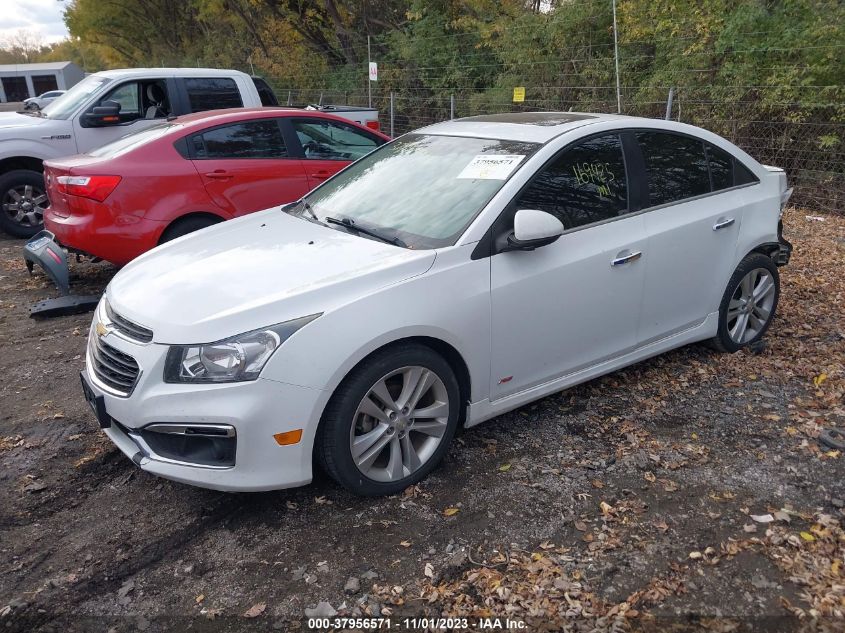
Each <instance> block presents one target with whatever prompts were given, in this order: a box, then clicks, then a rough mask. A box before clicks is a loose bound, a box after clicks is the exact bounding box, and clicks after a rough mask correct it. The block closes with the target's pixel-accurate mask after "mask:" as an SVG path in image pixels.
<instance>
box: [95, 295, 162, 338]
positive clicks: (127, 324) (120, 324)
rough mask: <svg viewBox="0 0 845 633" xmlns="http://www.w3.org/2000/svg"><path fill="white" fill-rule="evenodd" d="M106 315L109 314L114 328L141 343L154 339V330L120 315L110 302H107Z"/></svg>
mask: <svg viewBox="0 0 845 633" xmlns="http://www.w3.org/2000/svg"><path fill="white" fill-rule="evenodd" d="M106 316H108V318H109V320H110V321H111V323H112V325H113V326H114V329H115V330H117V331H118V332H120V333H121V334H123V335H125V336H127V337H129V338H131V339H133V340H135V341H138V342H140V343H149V342H150V341H152V340H153V331H152V330H150V329H148V328H145V327H144V326H143V325H138V324H137V323H133V322H132V321H130V320H129V319H126V318H124V317H122V316H120V315H119V314H118V313H117V312H115V311H114V310H112V307H111V306H110V305H109V304H108V302H106Z"/></svg>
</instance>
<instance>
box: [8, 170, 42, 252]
mask: <svg viewBox="0 0 845 633" xmlns="http://www.w3.org/2000/svg"><path fill="white" fill-rule="evenodd" d="M48 205H49V203H48V201H47V192H46V190H45V187H44V176H43V175H42V174H41V173H39V172H37V171H32V170H31V169H14V170H12V171H10V172H7V173H5V174H3V175H2V176H0V206H2V212H0V228H2V229H3V230H4V231H5V232H6V233H8V234H9V235H12V236H14V237H32V236H33V235H35V234H36V233H37V232H38V231H40V230H41V229H42V228H43V226H44V209H46V208H47V206H48Z"/></svg>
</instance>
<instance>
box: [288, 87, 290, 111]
mask: <svg viewBox="0 0 845 633" xmlns="http://www.w3.org/2000/svg"><path fill="white" fill-rule="evenodd" d="M288 107H290V90H288Z"/></svg>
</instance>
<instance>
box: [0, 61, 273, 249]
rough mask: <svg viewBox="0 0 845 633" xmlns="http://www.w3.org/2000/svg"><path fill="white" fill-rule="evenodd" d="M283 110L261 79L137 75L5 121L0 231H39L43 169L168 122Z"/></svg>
mask: <svg viewBox="0 0 845 633" xmlns="http://www.w3.org/2000/svg"><path fill="white" fill-rule="evenodd" d="M262 105H278V103H277V102H276V98H275V96H273V92H272V90H270V87H269V86H268V85H267V83H266V82H265V81H264V80H262V79H258V78H256V79H253V78H251V77H250V76H249V75H247V74H244V73H242V72H238V71H236V70H214V69H206V68H139V69H133V70H109V71H104V72H99V73H95V74H93V75H89V76H88V77H86V78H85V79H83V80H82V81H81V82H79V83H78V84H76V85H75V86H74V87H73V88H71V89H70V90H68V91H67V92H66V93H65V94H64V95H62V96H61V97H59V98H58V99H56V100H55V101H53V102H52V103H50V104H49V105H47V106H45V107H44V109H43V110H40V111H35V112H25V113H21V112H4V113H0V206H2V212H0V229H2V230H4V231H5V232H6V233H8V234H10V235H13V236H15V237H30V236H32V235H34V234H35V233H36V232H37V231H38V230H40V228H41V225H42V215H43V211H44V208H45V207H46V206H47V204H48V202H47V194H46V192H45V189H44V179H43V177H42V170H43V168H42V161H43V160H46V159H49V158H57V157H61V156H68V155H71V154H79V153H83V152H87V151H89V150H91V149H93V148H95V147H99V146H101V145H104V144H105V143H108V142H110V141H112V140H114V139H116V138H118V137H121V136H123V135H125V134H128V133H130V132H133V131H135V130H140V129H143V128H144V127H147V126H150V125H154V124H155V123H156V122H157V121H160V120H161V119H165V118H167V117H168V116H178V115H180V114H188V113H190V112H199V111H202V110H216V109H220V108H239V107H247V108H251V107H259V106H262Z"/></svg>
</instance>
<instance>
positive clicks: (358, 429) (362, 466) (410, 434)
mask: <svg viewBox="0 0 845 633" xmlns="http://www.w3.org/2000/svg"><path fill="white" fill-rule="evenodd" d="M448 423H449V395H448V392H447V390H446V385H445V384H444V383H443V380H441V378H440V377H439V376H438V375H437V374H436V373H435V372H433V371H431V370H430V369H427V368H425V367H419V366H411V367H402V368H400V369H396V370H395V371H392V372H390V373H389V374H387V375H386V376H383V377H382V378H381V379H379V380H378V381H377V382H376V383H375V384H374V385H373V386H372V387H370V389H369V391H368V392H367V394H366V395H365V396H364V398H363V399H362V400H361V403H360V404H359V405H358V409H357V410H356V411H355V416H354V419H353V423H352V428H351V430H350V434H349V448H350V451H351V453H352V459H353V461H354V463H355V465H356V466H357V468H358V470H359V471H360V472H361V474H362V475H364V476H365V477H368V478H369V479H372V480H375V481H382V482H392V481H398V480H400V479H404V478H405V477H408V476H409V475H411V474H413V473H414V472H416V471H417V470H419V469H420V468H421V467H422V466H423V465H424V464H425V463H426V462H427V461H428V460H429V459H431V457H432V455H434V453H435V451H436V450H437V447H438V446H439V445H440V442H441V441H442V439H443V436H444V435H445V433H446V430H447V428H448Z"/></svg>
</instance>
